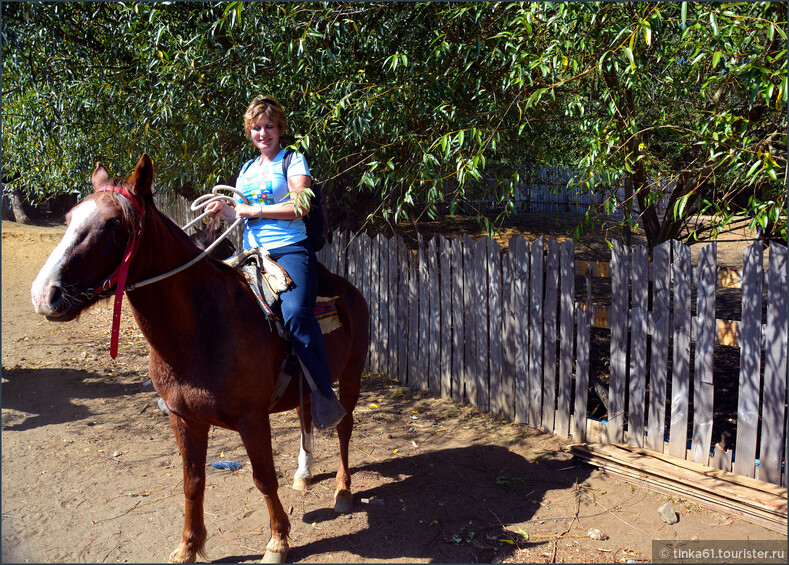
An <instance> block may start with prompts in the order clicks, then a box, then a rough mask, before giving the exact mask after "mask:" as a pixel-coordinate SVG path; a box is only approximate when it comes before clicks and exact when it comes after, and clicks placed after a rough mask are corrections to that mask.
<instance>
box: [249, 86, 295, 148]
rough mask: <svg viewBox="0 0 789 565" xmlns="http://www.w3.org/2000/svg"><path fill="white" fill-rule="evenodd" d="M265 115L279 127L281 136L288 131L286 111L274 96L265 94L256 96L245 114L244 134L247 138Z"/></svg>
mask: <svg viewBox="0 0 789 565" xmlns="http://www.w3.org/2000/svg"><path fill="white" fill-rule="evenodd" d="M264 115H265V116H266V117H267V118H268V119H269V120H271V121H272V122H273V123H274V124H275V125H277V126H278V127H279V129H280V133H281V134H284V133H285V131H286V130H287V129H288V120H287V118H285V111H284V110H283V109H282V104H280V103H279V100H277V99H276V98H274V97H273V96H269V95H268V94H263V95H260V96H256V97H255V99H254V100H253V101H252V102H250V104H249V107H248V108H247V111H246V112H244V134H245V135H246V136H247V137H249V134H250V131H251V130H252V126H253V125H254V124H255V122H257V121H258V120H259V119H260V118H261V116H264Z"/></svg>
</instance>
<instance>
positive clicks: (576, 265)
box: [319, 231, 789, 486]
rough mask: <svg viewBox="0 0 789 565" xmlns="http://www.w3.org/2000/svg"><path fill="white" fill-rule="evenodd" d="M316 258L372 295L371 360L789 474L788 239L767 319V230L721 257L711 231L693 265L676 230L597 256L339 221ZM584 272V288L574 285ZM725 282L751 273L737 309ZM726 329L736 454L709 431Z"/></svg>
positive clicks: (768, 475) (743, 467)
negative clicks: (726, 313) (594, 353)
mask: <svg viewBox="0 0 789 565" xmlns="http://www.w3.org/2000/svg"><path fill="white" fill-rule="evenodd" d="M319 259H320V260H321V261H322V262H323V263H324V264H325V265H326V266H327V267H328V268H329V269H330V270H332V271H334V272H336V273H338V274H340V275H343V276H345V277H347V278H348V279H349V280H350V281H351V282H353V283H354V284H355V285H357V287H358V288H359V289H360V290H361V291H362V293H363V294H364V296H365V297H366V298H367V301H368V304H369V306H370V312H371V328H370V330H371V339H370V341H371V343H370V354H369V358H368V368H369V369H371V370H373V371H376V372H379V373H382V374H386V375H388V376H390V377H392V378H395V379H397V380H398V381H399V382H401V383H402V384H403V385H406V386H409V387H413V388H418V389H424V390H430V391H433V392H434V393H436V394H439V395H441V396H444V397H448V398H452V399H453V400H455V401H457V402H467V403H469V404H471V405H473V406H475V407H477V408H479V409H480V410H482V411H484V412H487V413H490V414H494V415H497V416H501V417H504V418H507V419H510V420H512V421H515V422H520V423H523V424H527V425H529V426H533V427H535V428H542V429H544V430H547V431H551V432H554V433H556V434H558V435H560V436H563V437H569V436H572V437H573V438H574V439H576V440H578V441H586V440H587V436H588V435H589V434H590V433H592V431H593V430H594V429H596V433H598V437H597V439H602V441H604V442H611V443H627V444H630V445H633V446H635V447H646V448H648V449H650V450H653V451H656V452H659V453H665V454H667V455H669V456H673V457H677V458H681V459H690V460H692V461H693V462H696V463H701V464H703V465H714V466H716V467H718V468H723V469H726V470H732V471H734V472H735V473H738V474H740V475H745V476H748V477H756V478H759V479H761V480H764V481H768V482H771V483H775V484H783V485H784V486H785V485H786V473H785V472H784V445H785V443H786V435H785V434H786V429H785V425H784V423H785V421H786V380H787V368H786V363H787V361H786V357H787V353H786V352H787V287H788V286H789V285H787V257H786V248H785V247H783V246H781V245H777V244H771V246H770V252H769V266H768V269H767V274H766V279H767V304H766V318H765V319H762V310H763V307H762V306H763V305H762V301H763V298H762V295H763V286H764V279H765V273H764V272H763V248H762V246H761V243H759V244H756V245H752V246H750V247H748V248H747V249H746V250H745V253H744V266H743V268H742V269H739V270H734V269H727V268H721V269H719V268H717V265H716V245H715V244H714V243H713V244H710V245H708V246H706V247H703V248H701V249H700V250H699V252H698V262H697V263H698V264H697V266H695V267H694V266H692V265H691V250H690V248H689V247H688V246H686V245H684V244H681V243H680V242H677V241H672V242H666V243H664V244H662V245H660V246H658V247H656V248H654V249H653V252H652V258H651V260H649V257H648V250H647V248H646V247H636V248H627V247H624V246H623V245H621V244H618V243H617V242H614V246H613V249H612V255H611V261H610V262H607V261H606V262H603V261H598V262H591V263H590V262H586V261H582V260H578V259H576V258H575V253H574V246H573V242H572V241H566V242H564V243H561V244H559V243H558V242H556V241H555V240H553V239H544V238H542V237H541V238H538V239H536V240H534V241H532V242H527V241H525V240H524V239H522V238H521V237H517V236H516V237H514V238H512V239H511V240H510V241H509V244H508V250H507V251H506V252H502V251H501V249H500V246H499V244H498V243H497V242H496V241H495V240H492V239H490V238H487V237H485V238H481V239H477V240H473V239H472V238H470V237H469V236H461V237H457V238H454V239H451V240H450V239H446V238H444V237H442V236H438V237H436V238H433V239H431V240H430V241H429V242H427V243H425V242H424V241H423V240H422V239H421V238H420V240H419V242H418V246H417V249H416V250H413V249H409V248H408V247H407V246H406V245H405V244H404V241H403V240H402V238H401V237H399V236H396V237H391V238H388V237H385V236H383V235H377V236H375V237H372V238H371V237H369V236H368V235H366V234H358V235H353V234H350V233H347V232H339V231H338V232H335V233H334V234H333V242H332V243H331V244H329V245H327V247H326V248H325V249H324V250H322V251H321V252H320V253H319ZM600 276H604V277H610V278H611V288H612V292H611V298H610V302H609V304H610V306H606V307H599V306H598V307H597V308H595V307H594V306H592V304H591V298H590V297H591V281H592V278H593V277H600ZM576 281H579V282H580V284H581V285H583V284H585V286H586V296H587V298H586V299H585V300H583V299H581V300H576ZM584 281H585V282H584ZM726 286H729V287H731V286H735V287H739V288H741V289H742V319H741V320H717V319H716V318H715V309H714V308H715V307H714V305H715V296H716V288H718V287H726ZM579 290H581V292H580V293H579V294H580V295H583V289H580V288H579ZM694 290H695V296H696V300H695V303H696V309H695V314H693V310H692V308H691V306H692V305H691V299H692V296H693V294H694ZM593 326H595V327H604V328H605V327H607V328H609V329H610V383H609V395H610V396H609V414H608V419H607V422H603V423H602V425H600V424H599V423H597V422H595V421H593V420H591V419H589V418H588V417H587V401H588V398H589V351H590V329H591V327H593ZM692 342H695V349H694V350H693V351H692V350H691V343H692ZM716 344H717V345H724V346H737V347H739V349H740V369H739V394H738V409H737V432H736V453H735V454H734V455H736V456H735V457H734V461H733V463H732V461H731V459H732V455H733V454H732V452H731V451H729V452H728V453H727V452H725V451H720V450H719V449H716V447H715V445H714V442H713V438H712V435H711V434H712V424H713V413H714V409H715V406H716V404H715V398H714V395H713V390H714V389H713V383H714V380H715V370H714V369H715V368H714V367H713V347H714V346H715V345H716ZM647 348H650V349H651V351H650V353H651V355H649V357H648V356H647ZM669 356H670V357H669ZM762 357H763V358H764V364H763V366H762V361H761V359H762ZM647 359H649V364H648V365H647ZM668 359H671V370H669V369H668ZM628 360H629V361H628ZM691 362H693V363H694V366H693V367H694V370H693V373H692V377H691V371H690V367H691V365H690V364H691ZM669 390H670V396H668V397H667V391H669ZM667 406H668V418H666V416H667V414H666V409H667ZM691 418H692V419H691ZM689 419H691V420H689ZM689 424H690V425H689ZM688 448H689V449H688ZM711 451H714V455H711Z"/></svg>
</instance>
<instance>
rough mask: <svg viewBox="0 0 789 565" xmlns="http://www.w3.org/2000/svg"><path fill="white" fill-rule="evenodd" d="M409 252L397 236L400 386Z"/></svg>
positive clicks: (404, 357)
mask: <svg viewBox="0 0 789 565" xmlns="http://www.w3.org/2000/svg"><path fill="white" fill-rule="evenodd" d="M408 259H409V251H408V248H407V247H406V246H405V242H404V241H403V237H402V236H400V235H398V236H397V262H398V265H399V267H400V268H399V269H398V284H397V320H398V335H397V368H398V370H397V372H398V380H399V381H400V384H402V385H407V384H408V361H409V359H408V330H409V320H410V316H409V314H410V293H411V287H410V278H409V275H410V271H409V261H408Z"/></svg>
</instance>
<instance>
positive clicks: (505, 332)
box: [490, 248, 515, 421]
mask: <svg viewBox="0 0 789 565" xmlns="http://www.w3.org/2000/svg"><path fill="white" fill-rule="evenodd" d="M511 257H512V250H511V248H510V252H509V253H507V254H504V255H502V257H501V377H500V378H499V394H498V395H497V396H495V397H494V396H493V393H492V392H491V395H490V401H491V405H494V403H495V408H494V412H493V413H494V414H495V415H497V416H501V417H503V418H506V419H508V420H510V421H513V420H515V339H514V332H513V326H514V324H513V312H512V304H513V298H512V289H513V282H512V279H513V277H512V270H511V269H510V259H511Z"/></svg>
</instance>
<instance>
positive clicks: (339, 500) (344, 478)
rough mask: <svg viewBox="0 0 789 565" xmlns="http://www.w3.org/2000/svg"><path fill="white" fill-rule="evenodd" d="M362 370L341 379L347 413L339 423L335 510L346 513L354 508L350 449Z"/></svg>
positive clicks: (342, 401) (342, 395)
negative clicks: (338, 461)
mask: <svg viewBox="0 0 789 565" xmlns="http://www.w3.org/2000/svg"><path fill="white" fill-rule="evenodd" d="M361 373H362V370H361V368H359V370H358V371H353V370H351V371H349V370H347V369H346V372H345V374H346V375H352V376H351V377H348V378H347V379H343V380H341V381H340V402H341V403H342V405H343V407H344V408H345V410H346V412H347V414H346V415H345V417H344V418H343V419H342V420H340V423H339V424H337V438H338V439H339V442H340V466H339V468H338V469H337V490H336V491H335V493H334V511H335V512H338V513H341V514H345V513H348V512H351V511H352V510H353V494H352V493H351V471H350V467H349V465H348V450H349V447H350V443H351V433H352V432H353V409H354V408H355V407H356V402H357V401H358V400H359V383H360V381H361Z"/></svg>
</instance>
